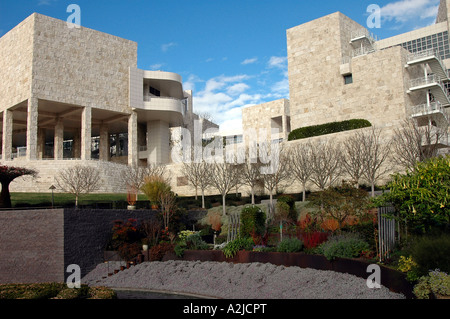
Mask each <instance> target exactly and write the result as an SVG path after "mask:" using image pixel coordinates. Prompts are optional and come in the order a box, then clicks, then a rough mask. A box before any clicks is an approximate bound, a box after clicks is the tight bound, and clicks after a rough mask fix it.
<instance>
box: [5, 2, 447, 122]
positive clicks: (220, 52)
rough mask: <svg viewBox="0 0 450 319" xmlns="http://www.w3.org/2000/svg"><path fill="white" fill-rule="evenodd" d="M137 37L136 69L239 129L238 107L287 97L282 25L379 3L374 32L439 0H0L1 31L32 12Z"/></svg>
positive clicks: (426, 20)
mask: <svg viewBox="0 0 450 319" xmlns="http://www.w3.org/2000/svg"><path fill="white" fill-rule="evenodd" d="M72 3H74V4H78V5H79V6H80V8H81V25H82V26H84V27H87V28H92V29H95V30H99V31H102V32H106V33H109V34H113V35H116V36H119V37H123V38H126V39H129V40H133V41H136V42H137V43H138V67H139V68H141V69H145V70H163V71H169V72H175V73H178V74H180V75H181V76H182V77H183V82H184V86H185V89H192V90H193V91H194V110H195V111H196V112H198V113H201V114H209V115H210V116H211V117H212V119H213V120H214V121H215V122H217V123H218V124H220V125H221V130H231V129H235V128H239V127H240V124H241V110H242V108H243V107H246V106H250V105H254V104H260V103H263V102H269V101H273V100H276V99H279V98H289V86H288V78H287V60H286V55H287V44H286V30H287V29H289V28H292V27H294V26H297V25H300V24H302V23H305V22H308V21H310V20H313V19H316V18H319V17H322V16H324V15H327V14H330V13H333V12H336V11H340V12H342V13H344V14H345V15H347V16H349V17H350V18H352V19H353V20H355V21H357V22H359V23H360V24H362V25H364V26H366V25H367V23H366V21H367V18H368V13H367V7H368V6H369V5H370V4H377V5H378V6H379V7H380V8H381V13H382V14H381V18H382V19H381V28H377V29H373V30H372V31H373V32H374V33H375V34H377V35H378V36H379V37H380V38H386V37H390V36H393V35H396V34H400V33H404V32H407V31H411V30H413V29H416V28H420V27H424V26H427V25H430V24H432V23H434V21H435V16H436V12H437V6H438V5H439V0H393V1H377V0H369V1H366V0H346V1H336V0H321V1H304V0H276V1H275V0H222V1H219V0H128V1H118V0H108V1H106V0H78V1H77V0H69V1H65V0H1V1H0V36H1V35H3V34H4V33H6V32H8V31H9V30H10V29H12V28H13V27H14V26H15V25H17V24H18V23H20V22H21V21H22V20H23V19H25V18H26V17H28V16H29V15H30V14H32V13H33V12H38V13H41V14H44V15H48V16H51V17H54V18H58V19H61V20H67V18H68V17H69V15H70V13H68V12H67V10H66V9H67V6H68V5H69V4H72Z"/></svg>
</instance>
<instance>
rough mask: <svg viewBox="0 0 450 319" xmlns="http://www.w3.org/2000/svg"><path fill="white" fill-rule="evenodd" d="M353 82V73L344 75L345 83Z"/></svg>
mask: <svg viewBox="0 0 450 319" xmlns="http://www.w3.org/2000/svg"><path fill="white" fill-rule="evenodd" d="M352 83H353V75H352V74H348V75H344V84H345V85H347V84H352Z"/></svg>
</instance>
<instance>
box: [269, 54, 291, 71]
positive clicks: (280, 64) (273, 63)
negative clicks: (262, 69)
mask: <svg viewBox="0 0 450 319" xmlns="http://www.w3.org/2000/svg"><path fill="white" fill-rule="evenodd" d="M268 66H269V67H270V68H280V69H285V68H287V58H286V57H279V56H273V57H271V58H270V59H269V62H268Z"/></svg>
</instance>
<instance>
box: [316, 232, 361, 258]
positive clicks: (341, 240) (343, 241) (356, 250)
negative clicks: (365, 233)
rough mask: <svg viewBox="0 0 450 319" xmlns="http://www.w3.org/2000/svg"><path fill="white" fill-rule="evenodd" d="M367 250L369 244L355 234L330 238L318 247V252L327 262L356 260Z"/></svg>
mask: <svg viewBox="0 0 450 319" xmlns="http://www.w3.org/2000/svg"><path fill="white" fill-rule="evenodd" d="M368 249H369V244H368V243H367V242H365V241H364V240H362V239H361V238H360V237H359V236H358V235H357V234H351V233H348V234H341V235H334V236H331V237H330V238H329V239H328V241H326V242H324V243H323V244H321V245H320V246H319V249H318V251H319V252H320V253H322V254H323V255H324V256H325V257H326V258H327V259H328V260H333V259H335V258H337V257H339V258H356V257H359V256H361V253H362V252H363V251H367V250H368Z"/></svg>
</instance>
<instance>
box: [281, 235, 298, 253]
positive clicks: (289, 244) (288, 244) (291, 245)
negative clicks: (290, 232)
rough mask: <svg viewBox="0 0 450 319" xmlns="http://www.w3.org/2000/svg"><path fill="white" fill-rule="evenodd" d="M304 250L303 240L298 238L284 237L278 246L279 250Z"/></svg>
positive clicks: (286, 251) (293, 251) (290, 251)
mask: <svg viewBox="0 0 450 319" xmlns="http://www.w3.org/2000/svg"><path fill="white" fill-rule="evenodd" d="M302 250H303V242H302V241H301V240H300V239H298V238H286V239H283V240H282V241H281V242H280V243H279V244H278V246H277V252H280V253H297V252H300V251H302Z"/></svg>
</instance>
